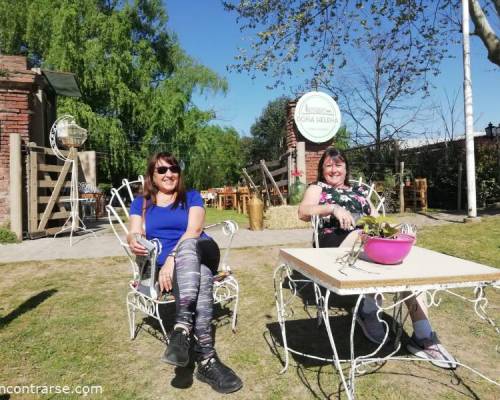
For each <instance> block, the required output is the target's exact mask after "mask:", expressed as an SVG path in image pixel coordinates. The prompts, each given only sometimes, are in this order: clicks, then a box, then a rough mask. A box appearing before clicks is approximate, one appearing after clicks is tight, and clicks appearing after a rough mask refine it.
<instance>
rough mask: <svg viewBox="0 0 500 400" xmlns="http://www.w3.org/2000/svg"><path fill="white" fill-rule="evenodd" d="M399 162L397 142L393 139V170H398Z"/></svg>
mask: <svg viewBox="0 0 500 400" xmlns="http://www.w3.org/2000/svg"><path fill="white" fill-rule="evenodd" d="M398 164H399V142H398V141H397V140H394V171H397V170H398Z"/></svg>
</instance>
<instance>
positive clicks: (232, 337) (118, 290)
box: [0, 214, 500, 400]
mask: <svg viewBox="0 0 500 400" xmlns="http://www.w3.org/2000/svg"><path fill="white" fill-rule="evenodd" d="M225 215H227V214H225ZM223 219H224V218H223ZM499 224H500V218H498V217H496V218H489V219H485V220H484V221H483V222H481V223H480V224H477V225H476V224H471V225H458V224H457V225H447V226H439V227H432V228H428V229H425V230H423V231H422V232H421V233H420V234H419V245H422V246H426V247H429V248H434V249H436V250H439V251H443V252H446V253H449V254H453V255H457V256H459V257H467V258H470V259H472V260H475V261H479V262H483V263H486V264H490V265H495V266H496V267H500V265H499V263H498V262H499V259H500V257H499V247H498V246H499V245H500V243H499V240H498V239H499V235H498V232H499V231H498V225H499ZM230 261H231V265H232V266H233V269H234V272H235V275H236V276H237V278H238V280H239V282H240V286H241V303H240V313H239V318H238V332H237V333H236V334H233V333H232V332H231V328H230V325H229V315H228V314H227V313H225V312H224V311H223V310H222V311H220V310H219V312H218V315H219V317H220V318H219V319H218V320H217V322H216V324H215V325H216V327H215V336H216V347H217V349H218V352H219V354H220V357H221V359H222V360H223V361H225V362H227V363H228V364H229V365H230V366H231V367H232V368H234V369H235V370H236V371H237V372H238V374H239V375H240V376H241V377H242V379H243V381H244V387H243V389H242V390H241V391H239V392H237V393H235V394H232V395H230V396H228V398H231V399H251V400H254V399H325V398H330V399H337V398H339V379H338V375H337V374H336V373H335V372H334V370H333V368H332V367H331V365H329V364H326V363H323V362H320V361H315V360H310V359H303V358H301V357H298V356H293V357H291V363H290V367H289V369H288V371H287V372H286V373H285V374H282V375H280V374H279V373H278V372H279V370H280V369H281V367H282V364H281V362H280V358H279V357H278V355H277V354H279V355H282V351H281V348H280V347H279V345H277V344H276V343H278V344H279V343H280V341H281V339H280V335H279V327H278V324H277V319H276V310H275V303H274V294H273V293H274V292H273V283H272V272H273V269H274V268H275V267H276V265H277V263H278V249H277V248H274V247H260V248H251V249H241V250H235V251H233V252H232V253H231V260H230ZM0 269H1V274H2V277H3V279H2V285H1V286H0V299H2V301H1V303H0V344H1V353H0V386H1V385H30V384H35V385H45V384H46V385H68V386H72V387H74V386H76V385H100V386H102V390H103V393H102V395H95V396H88V397H89V398H103V399H189V400H193V399H203V400H207V399H219V398H222V396H221V395H218V394H217V393H215V392H213V391H212V390H211V389H210V388H209V387H208V386H207V385H205V384H202V383H200V382H198V381H196V379H195V380H194V382H192V384H191V383H190V379H189V377H190V373H189V371H190V370H184V371H183V372H182V374H180V373H179V374H177V376H176V372H179V371H176V369H175V368H173V367H171V366H169V365H167V364H163V363H161V362H160V360H159V359H160V356H161V354H162V352H163V351H164V344H163V343H162V342H161V341H160V340H159V339H158V338H156V337H155V336H153V335H151V334H150V332H154V329H153V328H151V327H149V325H146V327H147V330H141V331H140V332H139V335H138V337H137V338H136V339H135V340H133V341H131V340H129V338H128V325H127V315H126V308H125V294H126V292H127V282H128V279H129V274H128V265H127V262H126V260H125V259H124V258H104V259H94V260H76V261H75V260H68V261H64V260H62V261H61V260H58V261H47V262H30V263H16V264H1V265H0ZM461 293H463V294H468V295H470V294H471V291H470V290H469V291H466V290H462V291H461ZM309 295H310V293H309ZM442 299H443V300H442V304H441V306H440V307H439V308H437V309H434V308H433V309H432V310H431V316H432V323H433V326H434V328H435V329H436V330H437V331H438V332H439V334H440V338H441V340H442V342H443V343H445V344H446V346H447V347H448V348H449V350H450V351H451V352H452V353H453V354H454V355H455V356H456V357H457V358H458V359H459V360H462V361H464V362H466V363H468V364H470V365H471V366H473V367H476V368H478V369H479V370H480V371H482V372H484V373H486V374H487V375H488V376H490V377H494V378H496V379H499V378H500V377H499V371H498V365H500V353H498V352H497V351H495V346H496V345H498V343H499V337H498V335H496V334H495V332H494V331H493V329H492V328H491V327H490V326H488V325H487V324H485V323H482V322H480V320H479V319H478V318H477V317H476V315H475V313H474V312H473V310H472V307H471V305H470V304H466V303H464V302H463V301H462V300H460V299H457V298H454V297H451V296H446V295H443V296H442ZM489 299H490V305H489V310H490V313H491V316H492V317H494V318H496V320H497V321H499V320H500V312H499V307H500V293H499V291H493V290H492V291H490V292H489ZM335 304H336V306H337V307H336V308H335V309H334V310H335V311H336V314H337V316H336V317H335V318H332V325H333V327H334V331H335V335H336V337H337V338H338V339H339V340H340V346H339V349H340V350H339V351H340V353H341V357H348V349H347V346H346V343H347V333H348V327H347V320H348V318H349V314H348V312H349V309H350V307H351V305H352V299H349V298H343V299H337V302H336V303H335ZM292 307H293V310H294V315H293V317H292V318H291V319H292V320H293V321H291V322H290V326H289V330H290V329H292V327H293V330H294V332H295V335H291V336H289V341H290V344H291V345H292V346H294V347H295V348H297V349H299V350H303V351H311V352H314V353H316V354H322V353H325V354H328V353H329V351H328V349H329V345H328V341H327V339H326V335H325V333H324V332H323V329H317V328H316V326H315V321H314V320H311V319H309V317H308V313H310V314H314V313H315V309H314V308H313V307H310V306H308V307H305V306H304V304H303V302H302V301H301V300H300V299H298V300H297V301H295V303H293V304H292ZM167 311H168V310H167ZM332 313H333V311H332ZM407 332H408V333H409V334H411V330H409V329H408V330H407ZM356 346H358V347H359V349H360V350H361V351H364V352H367V351H369V350H371V349H372V347H371V345H370V344H369V343H368V342H367V341H366V340H365V339H364V338H363V337H362V335H360V334H359V335H358V334H357V335H356ZM181 378H182V379H181ZM457 379H458V381H459V383H457V382H456V381H457ZM172 380H174V381H175V382H179V381H183V380H184V383H185V384H186V385H187V386H190V387H189V388H188V389H180V388H174V387H173V386H172ZM357 395H358V397H357V398H358V399H423V398H425V399H471V398H472V399H498V398H500V389H499V388H498V387H495V386H493V385H491V384H487V383H485V382H484V381H482V380H480V379H479V378H478V377H476V376H475V375H473V374H471V373H470V372H468V371H467V370H466V369H464V368H460V369H458V370H457V371H456V376H455V375H453V374H452V373H450V372H447V371H445V370H441V369H438V368H435V367H433V366H431V365H429V364H424V363H407V362H389V363H387V364H385V365H383V366H382V367H381V368H380V369H378V370H377V371H376V372H375V373H370V374H367V375H365V376H362V377H360V378H359V379H358V380H357ZM341 397H342V398H345V396H344V395H343V394H342V395H341ZM6 398H8V397H2V396H1V395H0V399H6ZM18 398H20V399H22V398H55V399H57V398H64V399H66V398H68V399H71V398H80V397H76V396H70V395H69V396H62V395H59V397H58V396H52V397H50V396H45V397H36V396H32V397H29V396H25V397H23V396H12V399H18Z"/></svg>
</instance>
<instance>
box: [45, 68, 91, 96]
mask: <svg viewBox="0 0 500 400" xmlns="http://www.w3.org/2000/svg"><path fill="white" fill-rule="evenodd" d="M41 72H42V75H43V76H44V77H45V78H46V79H47V81H48V82H49V85H50V86H51V87H52V89H53V90H54V92H55V93H56V94H57V95H59V96H68V97H82V93H81V92H80V88H79V87H78V83H77V82H76V79H75V75H74V74H72V73H70V72H56V71H49V70H46V69H42V70H41Z"/></svg>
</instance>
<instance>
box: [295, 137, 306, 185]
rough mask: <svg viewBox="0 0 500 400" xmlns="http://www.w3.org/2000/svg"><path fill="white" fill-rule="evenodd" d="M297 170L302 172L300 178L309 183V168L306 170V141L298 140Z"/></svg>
mask: <svg viewBox="0 0 500 400" xmlns="http://www.w3.org/2000/svg"><path fill="white" fill-rule="evenodd" d="M297 170H298V171H300V172H302V175H301V176H300V177H299V180H300V181H301V182H302V183H304V184H307V170H306V143H305V142H297Z"/></svg>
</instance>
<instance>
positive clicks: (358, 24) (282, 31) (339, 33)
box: [222, 0, 500, 84]
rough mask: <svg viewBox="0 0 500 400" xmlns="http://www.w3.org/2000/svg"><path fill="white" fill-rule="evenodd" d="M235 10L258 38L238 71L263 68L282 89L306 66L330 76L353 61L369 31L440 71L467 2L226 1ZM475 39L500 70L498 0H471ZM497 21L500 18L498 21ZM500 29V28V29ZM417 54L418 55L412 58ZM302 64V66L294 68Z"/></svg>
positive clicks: (245, 50)
mask: <svg viewBox="0 0 500 400" xmlns="http://www.w3.org/2000/svg"><path fill="white" fill-rule="evenodd" d="M222 2H223V4H224V7H225V8H226V10H228V11H232V12H235V13H236V14H237V19H238V21H239V22H240V23H241V30H242V31H244V32H248V33H251V34H254V37H253V42H252V43H251V45H250V48H249V49H248V48H243V49H241V52H240V54H239V55H238V56H237V64H236V65H235V66H234V67H235V69H236V70H238V71H248V72H252V71H254V70H260V71H264V72H266V73H269V74H271V75H272V76H273V77H274V78H275V79H276V84H283V83H284V82H285V79H286V76H290V75H292V74H294V73H296V72H299V71H301V70H306V69H308V70H309V71H310V73H311V74H312V75H313V76H315V75H317V74H322V73H325V72H327V73H329V74H331V73H332V72H333V70H334V67H342V66H344V65H345V64H346V62H347V57H346V53H345V51H344V47H345V45H346V44H350V43H353V42H354V41H356V40H358V39H359V37H360V36H359V33H360V32H362V34H366V31H364V30H363V28H366V27H368V28H370V29H372V28H375V29H378V28H379V27H384V28H387V30H388V32H390V34H391V39H392V40H394V39H396V42H395V44H394V46H393V47H394V49H395V51H397V52H398V53H400V54H401V56H402V57H404V56H406V54H407V53H408V52H407V50H408V46H412V47H413V48H415V49H418V50H419V51H418V54H417V55H418V59H419V61H422V62H424V63H426V64H427V65H428V66H429V68H431V69H433V70H434V71H436V70H437V69H436V68H437V66H438V65H439V62H440V60H441V59H442V58H443V57H444V56H445V55H446V53H447V50H448V47H449V45H450V41H453V40H456V41H458V40H460V38H459V35H458V33H459V29H460V23H457V21H460V19H459V18H457V16H458V15H460V4H461V0H436V1H417V0H395V1H394V0H393V1H391V0H384V1H380V0H357V1H349V0H318V1H314V0H280V1H262V0H260V1H259V0H255V1H247V0H223V1H222ZM469 3H470V14H471V17H472V20H473V22H474V24H475V28H476V29H475V32H474V33H475V34H476V35H478V36H479V37H480V39H481V40H482V41H483V43H484V44H485V46H486V48H487V50H488V58H489V59H490V61H492V62H493V63H495V64H496V65H499V66H500V40H499V35H498V33H496V32H495V25H493V26H492V24H490V23H489V22H488V18H487V16H488V15H490V16H491V17H492V18H493V19H494V18H495V16H497V17H498V16H499V15H500V14H499V13H500V2H499V0H484V1H483V6H481V3H480V2H479V0H469ZM495 22H496V21H495ZM496 28H497V29H498V24H496ZM414 54H415V53H414ZM299 61H300V63H301V67H300V68H294V66H293V64H294V63H297V62H299Z"/></svg>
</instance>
